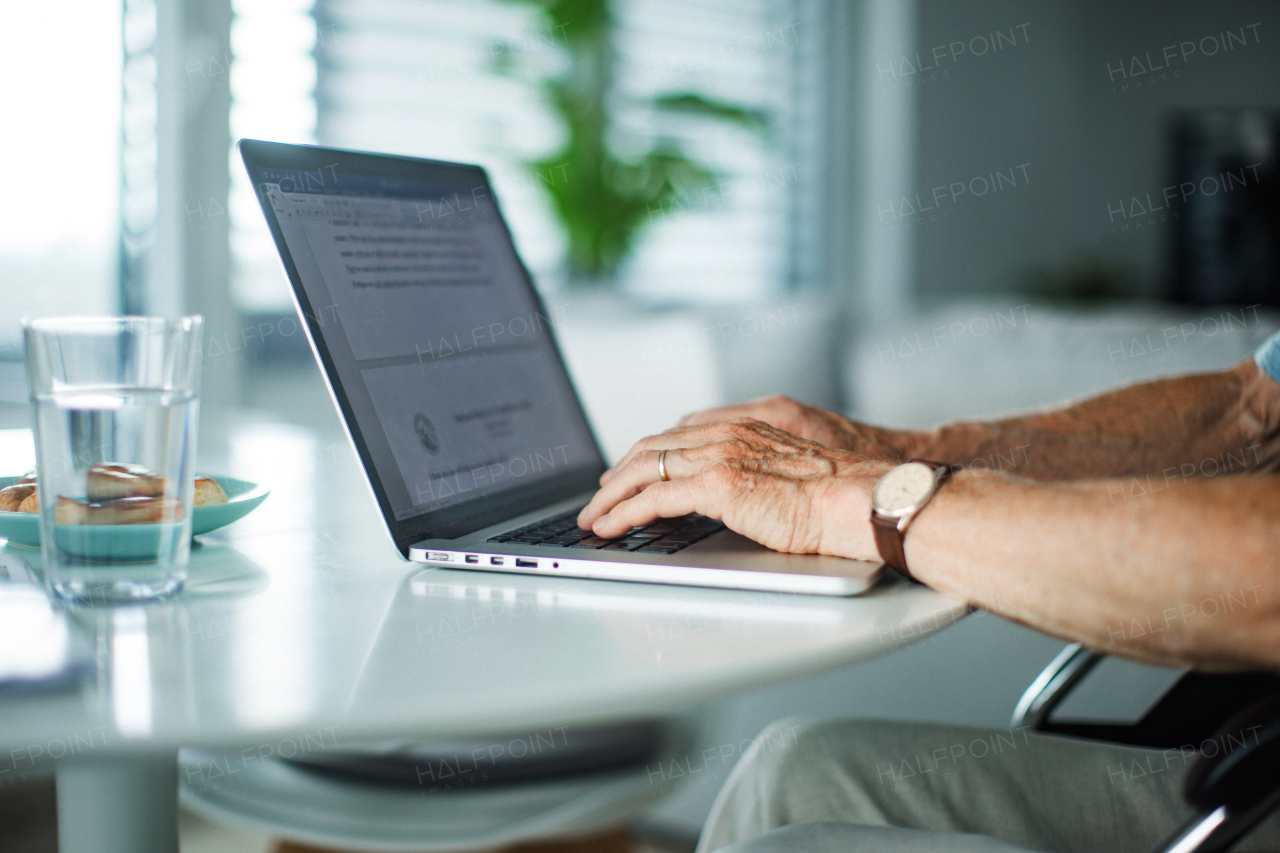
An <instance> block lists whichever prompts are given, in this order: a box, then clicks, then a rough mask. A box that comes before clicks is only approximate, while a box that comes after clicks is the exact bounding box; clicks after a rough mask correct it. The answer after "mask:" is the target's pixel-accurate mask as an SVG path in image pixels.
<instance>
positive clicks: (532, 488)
mask: <svg viewBox="0 0 1280 853" xmlns="http://www.w3.org/2000/svg"><path fill="white" fill-rule="evenodd" d="M238 147H239V149H240V155H241V158H242V159H243V161H244V165H245V169H246V170H247V171H248V173H249V180H250V182H251V183H252V184H253V187H254V192H255V194H256V195H257V197H258V203H259V205H260V206H261V207H262V212H263V215H264V216H265V217H266V220H267V227H268V228H269V229H270V230H271V236H272V239H274V240H275V244H276V248H277V250H278V252H279V256H280V260H281V263H282V264H283V265H284V269H285V274H286V276H287V277H288V279H289V285H290V290H291V291H292V293H293V299H294V307H295V309H296V310H297V312H298V315H299V322H300V324H301V325H302V327H303V328H304V329H306V331H307V339H308V341H309V342H310V344H311V349H312V352H313V353H314V354H315V357H316V359H317V361H318V362H319V363H320V366H321V369H322V371H323V373H324V374H325V377H326V379H327V381H328V386H329V391H330V394H331V395H332V397H333V400H334V403H335V405H336V406H337V408H338V412H339V414H340V415H341V417H342V420H343V422H344V423H345V425H346V428H347V435H348V436H349V437H350V439H351V443H352V445H353V446H354V447H355V450H356V454H357V455H358V456H359V458H360V463H361V466H362V467H363V468H364V472H365V477H366V479H367V480H368V483H369V487H370V489H371V490H372V492H373V495H374V498H375V499H376V501H377V503H378V508H379V509H380V510H381V511H382V517H383V519H384V520H385V522H386V524H387V528H388V530H389V531H390V533H391V538H392V539H393V540H394V542H395V544H396V548H397V549H398V550H399V551H400V553H401V554H402V555H403V556H405V557H408V553H409V548H410V547H411V546H412V545H413V544H414V543H416V542H420V541H422V540H424V539H452V538H456V537H458V536H464V535H466V534H468V533H472V532H474V531H476V530H481V529H483V528H485V527H489V526H491V525H494V524H498V523H500V522H502V521H504V520H506V519H511V518H515V517H516V516H519V515H523V514H525V513H528V512H532V511H534V510H536V509H538V508H539V507H543V506H548V505H550V504H553V503H556V502H557V501H561V500H564V499H566V498H569V497H572V496H573V495H576V494H580V493H582V492H585V491H588V490H591V489H594V488H596V487H597V485H598V482H599V477H600V475H601V474H602V473H603V472H604V470H605V467H606V466H605V461H604V454H603V453H601V451H600V443H599V441H598V439H597V438H596V436H595V432H594V430H593V429H592V426H591V421H590V420H589V419H588V418H587V415H586V411H585V410H584V409H583V407H582V401H581V400H580V399H579V398H578V392H577V389H576V388H575V387H574V386H573V382H572V380H571V379H567V384H568V387H569V390H570V394H571V395H572V400H573V405H574V406H576V407H577V414H578V416H579V417H581V418H582V421H583V423H584V424H585V425H586V429H587V435H588V436H589V437H590V439H591V447H592V450H593V451H594V453H595V457H596V462H595V464H589V465H586V466H581V467H579V468H575V469H569V470H567V471H565V472H564V473H561V474H555V475H552V476H549V477H546V478H545V479H542V480H540V481H538V482H537V483H531V484H529V485H526V486H518V487H515V488H509V489H504V490H502V491H499V492H496V493H492V494H488V495H483V496H481V497H478V498H474V499H472V500H469V501H465V502H463V503H460V504H454V505H451V506H447V507H444V508H442V509H439V510H434V511H429V512H425V513H422V514H421V515H414V516H410V517H409V518H405V519H397V518H396V517H395V512H394V510H393V509H392V506H391V502H390V500H389V499H388V496H387V492H386V489H385V488H384V487H383V483H382V472H380V471H379V470H378V467H377V465H376V464H375V462H374V457H373V454H372V453H371V452H370V449H369V445H368V442H367V441H366V438H365V435H364V433H363V431H362V430H361V427H360V423H359V421H358V420H357V419H356V415H355V410H354V408H353V407H352V405H351V401H350V399H349V397H348V395H347V393H346V391H345V389H344V388H343V383H342V378H341V376H340V375H339V374H338V371H337V368H336V365H335V363H334V360H333V357H332V354H331V353H330V350H329V345H328V343H327V341H326V340H325V329H324V328H323V327H322V325H321V324H320V323H318V322H317V319H316V318H317V315H316V312H315V310H314V309H313V308H312V305H311V301H310V299H309V298H308V296H307V291H306V288H305V287H303V285H302V278H301V276H300V274H299V273H298V267H297V265H296V264H295V263H294V260H293V256H292V254H291V253H290V251H289V246H288V244H287V243H286V242H285V239H284V232H283V231H282V229H281V227H280V223H279V222H278V221H277V220H276V216H275V211H274V210H273V209H272V206H271V203H270V201H269V200H268V199H267V197H266V192H265V187H264V186H263V185H262V184H260V183H259V180H258V171H259V170H260V169H293V170H302V171H308V172H316V171H317V170H321V173H324V172H329V173H330V174H333V173H337V174H349V175H358V176H362V177H375V178H390V179H409V180H421V181H426V182H439V181H440V180H441V177H440V173H441V170H449V171H451V172H453V173H454V175H455V176H456V172H457V170H462V171H464V172H469V173H470V175H471V177H472V178H473V179H474V180H475V182H476V183H475V185H474V186H476V187H482V188H483V189H484V190H485V191H486V193H487V194H488V197H489V198H490V199H491V200H492V201H493V204H494V206H495V210H497V212H498V220H499V221H500V222H501V223H502V227H503V234H504V235H505V237H506V239H507V240H508V241H511V240H512V237H511V230H510V228H509V226H508V225H507V223H506V220H505V218H504V217H503V216H502V213H501V210H500V209H498V199H497V198H496V197H495V196H494V195H493V192H492V190H491V187H490V185H489V178H488V175H487V174H486V173H485V171H484V169H483V168H482V167H480V166H476V165H471V164H465V163H450V162H447V161H443V160H426V159H421V158H416V157H403V156H395V155H388V154H375V153H371V152H364V151H348V150H343V149H337V148H323V147H320V146H315V145H293V144H286V143H280V142H265V141H262V140H256V139H241V140H240V141H239V143H238ZM455 179H456V177H455ZM512 254H513V255H514V256H515V257H516V258H517V261H518V263H519V273H520V276H521V279H522V281H523V282H524V286H525V287H527V288H528V290H529V293H530V294H531V295H532V297H533V299H534V300H535V304H536V305H537V309H538V311H540V312H541V313H542V314H543V315H544V316H550V315H549V314H547V312H546V307H545V305H544V304H543V302H542V298H541V296H540V295H539V294H538V292H537V289H536V288H535V287H534V286H533V277H532V276H531V275H530V273H529V270H528V268H527V267H526V266H525V265H524V261H523V259H521V258H520V257H519V253H518V252H516V251H515V248H514V242H512ZM547 334H548V336H549V338H550V342H551V348H552V351H553V352H554V354H555V358H556V365H557V366H558V367H559V369H560V370H561V371H563V372H564V373H565V375H566V378H567V377H568V371H567V369H566V368H565V362H564V356H563V355H562V354H561V352H560V345H559V342H558V341H557V340H556V336H555V330H554V328H552V326H551V324H548V325H547ZM397 475H398V474H397Z"/></svg>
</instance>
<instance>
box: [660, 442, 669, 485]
mask: <svg viewBox="0 0 1280 853" xmlns="http://www.w3.org/2000/svg"><path fill="white" fill-rule="evenodd" d="M658 477H659V478H660V479H661V480H662V482H664V483H665V482H667V481H668V480H670V479H671V478H670V477H668V476H667V451H665V450H663V451H660V452H659V453H658Z"/></svg>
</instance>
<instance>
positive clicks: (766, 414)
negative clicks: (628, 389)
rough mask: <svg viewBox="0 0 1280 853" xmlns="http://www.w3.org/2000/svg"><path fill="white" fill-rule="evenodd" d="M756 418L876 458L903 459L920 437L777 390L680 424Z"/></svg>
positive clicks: (810, 438) (694, 416) (710, 411)
mask: <svg viewBox="0 0 1280 853" xmlns="http://www.w3.org/2000/svg"><path fill="white" fill-rule="evenodd" d="M736 418H755V419H756V420H758V421H764V422H765V423H767V424H769V425H770V426H774V427H777V428H778V429H780V430H784V431H786V432H789V433H791V434H792V435H797V436H799V437H800V438H807V439H809V440H810V441H816V442H817V443H818V444H824V445H826V446H827V447H832V448H836V449H838V450H852V451H854V452H855V453H861V454H862V455H863V456H869V457H871V458H872V459H885V460H888V461H890V462H903V461H905V460H906V459H907V457H908V455H909V453H910V451H911V447H912V446H913V444H914V442H915V441H916V438H915V436H914V435H913V434H912V433H906V432H901V431H898V430H889V429H880V428H878V427H873V426H868V425H867V424H862V423H858V422H857V421H851V420H849V419H848V418H844V417H841V416H840V415H837V414H836V413H835V412H828V411H826V410H825V409H819V408H817V407H816V406H806V405H804V404H803V403H798V402H796V401H795V400H792V399H791V398H790V397H784V396H782V395H781V394H775V395H773V396H772V397H761V398H759V399H756V400H750V401H748V402H746V403H740V404H738V405H736V406H724V407H723V408H719V409H707V410H706V411H704V412H695V413H694V414H692V415H686V416H685V417H684V418H683V419H682V420H681V421H680V424H679V426H698V425H702V424H715V423H724V422H725V421H731V420H734V419H736Z"/></svg>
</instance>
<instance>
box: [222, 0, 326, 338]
mask: <svg viewBox="0 0 1280 853" xmlns="http://www.w3.org/2000/svg"><path fill="white" fill-rule="evenodd" d="M232 9H233V12H234V13H235V18H234V19H233V20H232V24H231V53H232V65H231V140H232V150H231V163H230V167H231V193H230V200H229V202H228V209H229V211H230V222H229V225H230V235H229V238H230V241H231V290H232V294H233V297H234V299H235V302H236V305H237V307H239V308H240V310H241V312H242V313H245V314H259V313H261V314H272V313H281V312H288V311H292V310H293V309H292V307H291V306H292V302H291V301H290V298H289V290H288V285H287V284H286V283H285V281H284V279H283V278H282V276H281V273H280V261H279V258H278V256H277V255H276V248H275V243H274V242H273V241H272V240H271V233H270V232H269V231H267V226H266V223H265V222H264V221H263V219H262V211H261V209H260V208H259V207H258V200H257V197H256V196H255V195H254V192H253V187H251V186H250V185H249V176H248V175H247V174H246V173H245V170H244V165H243V164H242V163H241V162H240V155H239V152H238V151H236V150H235V142H236V141H237V140H240V139H244V138H246V137H247V138H250V139H268V140H271V141H273V142H315V141H316V138H315V128H316V101H315V85H316V67H315V59H314V53H313V52H314V50H315V46H316V26H315V21H314V20H313V18H312V15H311V2H310V0H280V2H272V3H263V2H254V0H235V2H234V4H233V7H232Z"/></svg>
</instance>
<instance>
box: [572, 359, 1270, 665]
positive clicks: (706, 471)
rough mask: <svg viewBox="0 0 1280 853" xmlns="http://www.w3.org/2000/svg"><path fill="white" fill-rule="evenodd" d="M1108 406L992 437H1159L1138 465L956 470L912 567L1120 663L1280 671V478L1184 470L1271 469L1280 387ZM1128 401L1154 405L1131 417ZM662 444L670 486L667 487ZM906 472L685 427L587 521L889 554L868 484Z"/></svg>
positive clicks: (1239, 371)
mask: <svg viewBox="0 0 1280 853" xmlns="http://www.w3.org/2000/svg"><path fill="white" fill-rule="evenodd" d="M1215 376H1216V377H1217V379H1215V378H1214V377H1215ZM1205 383H1207V385H1206V384H1205ZM1224 388H1225V389H1227V391H1234V393H1235V395H1236V402H1232V401H1231V400H1229V399H1228V396H1229V395H1228V393H1227V392H1224V391H1223V390H1222V389H1224ZM1108 396H1109V397H1112V398H1111V399H1108V398H1107V397H1103V398H1098V399H1095V400H1093V401H1088V402H1086V403H1083V404H1081V405H1080V406H1078V407H1072V409H1068V410H1066V413H1054V414H1049V415H1039V416H1034V417H1031V418H1024V419H1019V420H1017V421H1012V422H1009V423H1010V424H1013V426H1011V427H1004V426H1001V425H999V424H997V425H992V427H993V429H994V430H996V431H999V430H1003V429H1006V428H1007V429H1011V430H1027V431H1030V432H1031V433H1033V434H1036V435H1050V434H1052V433H1055V432H1057V433H1062V434H1064V435H1066V436H1072V435H1080V436H1088V437H1092V441H1093V443H1094V444H1098V443H1101V444H1102V445H1103V446H1104V447H1111V444H1110V442H1112V441H1114V442H1116V443H1120V442H1124V441H1130V442H1133V441H1134V439H1133V437H1134V436H1141V435H1142V434H1143V431H1144V430H1145V431H1147V432H1149V433H1150V438H1149V439H1148V440H1147V441H1145V442H1134V443H1133V444H1131V445H1130V446H1132V447H1134V448H1140V449H1138V450H1135V451H1134V452H1138V453H1140V454H1141V459H1142V460H1143V461H1142V462H1141V465H1138V464H1130V463H1128V462H1127V461H1126V460H1123V459H1120V458H1119V457H1117V456H1115V455H1114V454H1115V453H1117V452H1118V451H1114V450H1109V451H1108V453H1107V454H1095V453H1093V452H1092V451H1090V450H1089V447H1090V444H1089V443H1087V442H1086V443H1083V444H1082V445H1081V446H1080V448H1072V446H1071V444H1070V441H1069V440H1067V443H1066V444H1064V445H1062V446H1064V447H1066V448H1068V449H1067V450H1064V451H1063V452H1064V453H1073V452H1076V450H1077V449H1078V450H1079V453H1078V456H1077V463H1076V466H1075V467H1074V468H1073V469H1071V470H1075V471H1098V470H1099V469H1101V468H1104V467H1106V466H1107V465H1111V466H1114V467H1119V468H1121V469H1122V471H1123V473H1124V476H1121V477H1108V478H1098V479H1082V480H1076V481H1072V482H1034V481H1032V480H1028V479H1024V478H1021V477H1016V476H1013V475H1010V474H1008V473H1005V472H996V471H981V470H973V469H970V470H967V471H962V472H960V473H959V474H957V475H955V477H954V478H953V479H952V481H951V482H950V483H949V484H947V485H946V486H944V487H943V489H942V490H941V492H939V493H938V495H937V497H936V498H935V499H934V500H933V501H932V502H931V503H930V504H929V505H928V506H927V507H925V509H924V510H923V512H921V514H920V516H919V518H917V520H916V521H915V522H914V523H913V525H912V527H911V530H910V533H909V535H908V536H907V551H906V552H907V560H908V563H909V564H910V566H911V568H912V571H913V572H914V573H915V575H916V576H917V577H918V578H919V579H920V580H922V581H923V582H925V583H926V584H928V585H930V586H932V587H934V588H935V589H938V590H940V591H942V592H946V593H949V594H951V595H955V596H957V597H959V598H961V599H964V600H965V601H969V602H972V603H974V604H978V605H980V606H982V607H984V608H986V609H988V610H991V611H993V612H995V613H999V614H1001V615H1003V616H1006V617H1008V618H1010V619H1013V620H1016V621H1018V622H1022V623H1025V624H1027V625H1030V626H1033V627H1035V628H1038V629H1040V630H1042V631H1046V632H1048V633H1051V634H1056V635H1058V636H1061V637H1064V638H1068V639H1072V640H1077V641H1079V642H1083V643H1085V644H1086V645H1088V646H1090V647H1092V648H1097V649H1101V650H1105V651H1108V652H1111V653H1114V654H1119V655H1124V656H1126V657H1131V658H1136V659H1139V660H1146V661H1151V662H1157V663H1164V664H1172V665H1189V666H1197V667H1202V668H1221V669H1229V668H1239V667H1251V666H1252V667H1256V666H1265V667H1277V668H1280V476H1276V475H1272V474H1258V473H1239V472H1237V473H1235V474H1234V475H1233V476H1222V477H1206V476H1199V477H1186V476H1183V469H1182V468H1180V467H1179V464H1178V461H1177V460H1178V459H1179V457H1181V458H1183V459H1187V458H1189V459H1190V460H1192V461H1194V460H1195V458H1196V454H1209V453H1214V454H1215V455H1216V454H1217V453H1220V452H1223V451H1222V450H1221V449H1220V448H1221V447H1222V443H1223V442H1224V441H1225V442H1228V445H1229V443H1230V442H1237V443H1239V444H1242V445H1244V446H1245V447H1254V446H1256V448H1257V453H1258V458H1260V459H1262V460H1263V465H1264V466H1269V467H1271V468H1274V467H1275V465H1276V459H1277V456H1278V455H1280V450H1278V449H1277V447H1276V444H1277V428H1276V425H1277V424H1278V423H1280V384H1277V383H1276V382H1274V381H1272V380H1271V379H1269V378H1268V377H1266V375H1265V374H1262V373H1261V372H1260V371H1258V370H1257V368H1256V367H1254V365H1253V363H1252V362H1251V361H1250V362H1247V363H1246V364H1244V365H1241V366H1240V367H1238V368H1236V369H1235V370H1233V371H1230V372H1228V373H1227V374H1215V375H1214V376H1208V377H1186V378H1183V379H1175V380H1169V381H1168V382H1166V383H1151V384H1149V385H1146V386H1137V387H1136V388H1131V389H1124V390H1121V391H1118V392H1115V395H1114V396H1112V395H1108ZM1126 400H1127V401H1128V404H1131V405H1138V403H1139V401H1141V402H1142V403H1145V404H1147V410H1145V411H1139V412H1136V413H1134V415H1133V416H1132V417H1130V418H1126V417H1125V416H1124V415H1123V414H1122V409H1123V404H1124V403H1125V401H1126ZM1184 406H1185V408H1184ZM1197 407H1198V408H1197ZM1073 410H1075V412H1074V413H1072V412H1073ZM1067 413H1072V414H1067ZM1162 418H1163V419H1168V422H1167V423H1166V421H1165V420H1162ZM1083 425H1088V426H1087V427H1086V426H1083ZM1050 427H1056V428H1057V429H1050ZM1197 432H1205V433H1208V434H1209V436H1210V437H1209V438H1203V437H1201V436H1199V435H1197ZM938 434H939V435H941V436H946V434H947V432H946V430H945V429H944V430H941V431H938ZM1003 434H1004V435H1007V434H1008V433H1003ZM1021 434H1027V433H1021ZM1126 437H1127V438H1126ZM1048 440H1049V439H1046V441H1048ZM944 449H945V448H944ZM662 450H666V452H667V456H666V457H665V459H666V461H665V466H666V471H667V472H668V473H669V475H670V477H671V481H670V482H658V472H657V455H658V453H659V452H660V451H662ZM925 452H926V453H927V452H928V451H927V450H926V451H925ZM965 452H972V450H971V449H970V448H966V449H965ZM940 455H941V454H940ZM943 458H947V457H946V455H943ZM951 458H953V459H954V458H957V457H955V456H952V457H951ZM960 458H961V459H963V457H960ZM892 464H893V463H892V462H889V461H884V460H871V459H868V458H866V456H863V455H861V454H858V453H855V452H851V451H847V450H833V449H831V448H829V447H827V446H823V445H821V444H816V443H814V442H812V441H807V440H804V439H800V438H797V437H795V436H794V435H790V434H788V433H786V432H783V431H782V430H780V429H778V428H775V427H773V426H770V425H769V424H766V423H762V422H760V421H755V420H750V419H747V418H742V419H739V420H736V421H734V422H730V423H718V424H711V425H690V426H685V427H681V428H677V429H675V430H671V431H668V432H666V433H662V434H661V435H657V436H652V437H650V438H647V439H644V440H643V441H641V442H639V443H638V444H637V445H636V447H635V448H634V449H633V450H632V452H631V453H630V454H629V455H628V457H627V460H626V461H625V463H623V464H620V465H619V467H617V468H615V469H614V473H613V475H612V476H611V477H610V478H609V480H608V481H607V482H606V483H605V485H604V487H603V488H602V489H601V490H600V492H599V493H598V494H597V495H596V497H595V498H594V499H593V500H592V502H591V504H590V505H588V507H587V508H586V509H585V510H583V514H582V515H581V516H580V517H579V522H580V523H581V524H582V525H583V526H584V527H591V528H592V529H593V530H595V532H596V533H597V534H599V535H601V536H606V537H612V536H618V535H621V534H622V533H623V532H625V531H626V530H628V529H629V528H630V527H632V526H634V525H638V524H644V523H647V522H648V521H650V520H652V519H653V518H656V517H659V516H679V515H683V514H685V513H688V512H700V513H703V514H706V515H709V516H712V517H715V518H722V519H724V520H725V523H726V524H727V525H728V526H729V527H730V528H732V529H733V530H736V531H738V532H740V533H742V534H744V535H746V536H749V537H751V538H752V539H755V540H756V541H758V542H761V543H763V544H765V545H767V546H769V547H771V548H775V549H777V550H782V551H790V552H794V553H822V554H835V555H839V556H844V557H852V558H855V559H863V560H875V559H878V554H877V551H876V547H875V542H874V538H873V536H872V530H871V525H870V524H869V523H868V520H867V519H868V516H869V514H870V505H871V487H872V485H873V484H874V483H875V481H876V479H878V478H879V477H880V476H881V475H882V474H883V473H884V472H885V471H887V470H888V469H889V468H890V467H892ZM1090 466H1092V467H1090ZM1144 468H1145V469H1146V471H1147V472H1149V473H1141V474H1140V475H1139V471H1141V470H1143V469H1144ZM1201 473H1202V474H1203V473H1204V472H1201Z"/></svg>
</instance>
